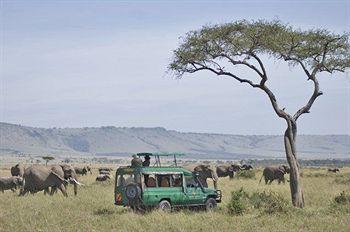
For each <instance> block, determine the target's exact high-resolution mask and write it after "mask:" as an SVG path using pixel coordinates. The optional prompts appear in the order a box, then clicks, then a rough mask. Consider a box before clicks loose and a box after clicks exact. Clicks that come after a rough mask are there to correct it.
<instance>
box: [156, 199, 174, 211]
mask: <svg viewBox="0 0 350 232" xmlns="http://www.w3.org/2000/svg"><path fill="white" fill-rule="evenodd" d="M158 209H159V210H160V211H163V212H170V211H171V204H170V202H169V201H167V200H162V201H161V202H159V205H158Z"/></svg>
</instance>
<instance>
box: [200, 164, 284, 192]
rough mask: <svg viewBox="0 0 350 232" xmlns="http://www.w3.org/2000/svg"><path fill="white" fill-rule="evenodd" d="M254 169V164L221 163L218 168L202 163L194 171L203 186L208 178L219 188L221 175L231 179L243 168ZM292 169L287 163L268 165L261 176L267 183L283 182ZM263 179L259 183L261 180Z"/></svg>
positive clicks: (205, 185)
mask: <svg viewBox="0 0 350 232" xmlns="http://www.w3.org/2000/svg"><path fill="white" fill-rule="evenodd" d="M251 169H253V166H252V165H247V164H244V165H242V166H241V165H237V164H231V165H219V166H217V167H216V170H214V169H213V168H211V167H210V165H205V164H201V165H198V166H196V167H195V168H194V169H193V171H194V173H197V177H198V180H199V182H200V183H201V184H202V185H203V187H208V183H207V179H208V178H209V179H212V180H213V184H214V188H215V189H217V183H218V179H219V177H227V176H228V177H229V178H230V179H233V178H234V176H235V175H236V173H237V172H239V171H243V170H251ZM289 172H290V169H289V167H288V166H286V165H281V166H278V167H272V166H270V167H266V168H264V170H263V175H262V176H261V179H262V178H263V177H264V179H265V184H271V183H272V181H274V180H277V181H278V183H279V184H280V183H281V182H283V183H285V179H284V175H285V174H286V173H289ZM261 179H260V181H259V183H260V182H261Z"/></svg>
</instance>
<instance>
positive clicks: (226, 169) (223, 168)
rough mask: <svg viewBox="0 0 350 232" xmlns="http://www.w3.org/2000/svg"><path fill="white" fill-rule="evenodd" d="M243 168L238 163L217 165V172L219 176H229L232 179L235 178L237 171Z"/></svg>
mask: <svg viewBox="0 0 350 232" xmlns="http://www.w3.org/2000/svg"><path fill="white" fill-rule="evenodd" d="M239 170H241V167H240V166H239V165H236V164H231V165H219V166H217V167H216V174H217V176H218V177H226V176H229V177H230V179H233V177H234V175H235V172H238V171H239Z"/></svg>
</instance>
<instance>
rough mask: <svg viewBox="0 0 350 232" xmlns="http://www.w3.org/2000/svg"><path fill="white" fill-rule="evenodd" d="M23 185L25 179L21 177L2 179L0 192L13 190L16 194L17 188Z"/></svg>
mask: <svg viewBox="0 0 350 232" xmlns="http://www.w3.org/2000/svg"><path fill="white" fill-rule="evenodd" d="M22 185H23V178H22V177H19V176H11V177H0V191H1V192H4V190H11V191H12V192H15V189H17V187H19V186H22Z"/></svg>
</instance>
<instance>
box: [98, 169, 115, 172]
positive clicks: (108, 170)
mask: <svg viewBox="0 0 350 232" xmlns="http://www.w3.org/2000/svg"><path fill="white" fill-rule="evenodd" d="M112 170H113V169H112V168H99V169H98V171H99V172H100V171H107V172H110V171H112Z"/></svg>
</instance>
